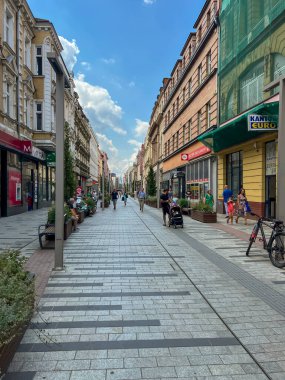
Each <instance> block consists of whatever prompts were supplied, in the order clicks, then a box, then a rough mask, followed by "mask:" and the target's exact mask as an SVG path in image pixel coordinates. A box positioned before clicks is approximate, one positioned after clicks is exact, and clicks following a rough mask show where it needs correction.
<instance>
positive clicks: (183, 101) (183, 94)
mask: <svg viewBox="0 0 285 380" xmlns="http://www.w3.org/2000/svg"><path fill="white" fill-rule="evenodd" d="M185 93H186V88H185V87H184V88H183V90H182V104H183V105H184V104H185Z"/></svg>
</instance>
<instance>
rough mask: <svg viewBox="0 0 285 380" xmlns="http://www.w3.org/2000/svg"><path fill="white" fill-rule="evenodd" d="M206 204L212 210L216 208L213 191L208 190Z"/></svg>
mask: <svg viewBox="0 0 285 380" xmlns="http://www.w3.org/2000/svg"><path fill="white" fill-rule="evenodd" d="M204 203H205V204H206V205H208V206H210V207H211V209H213V207H214V197H213V194H212V191H211V190H208V191H207V193H206V195H205V201H204Z"/></svg>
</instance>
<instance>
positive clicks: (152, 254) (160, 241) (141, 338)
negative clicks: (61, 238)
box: [4, 198, 285, 380]
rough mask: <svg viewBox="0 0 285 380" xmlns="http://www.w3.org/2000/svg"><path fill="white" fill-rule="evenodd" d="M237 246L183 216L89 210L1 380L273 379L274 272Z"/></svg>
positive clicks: (278, 314)
mask: <svg viewBox="0 0 285 380" xmlns="http://www.w3.org/2000/svg"><path fill="white" fill-rule="evenodd" d="M246 246H247V242H245V241H242V240H240V239H238V238H236V237H234V236H231V235H229V234H227V233H226V232H224V231H221V230H219V229H218V228H216V227H215V225H210V224H202V223H199V222H196V221H194V220H192V219H191V218H189V217H186V216H185V217H184V228H183V229H180V228H177V229H173V228H169V227H164V226H162V212H161V210H156V209H153V208H150V207H148V206H145V208H144V212H140V210H139V206H138V202H137V201H136V200H133V199H130V198H129V200H128V204H127V206H126V207H124V204H123V202H120V200H118V204H117V209H116V210H113V208H112V207H111V206H110V207H109V208H106V209H105V210H102V209H98V211H97V213H96V214H95V215H94V216H93V217H92V218H89V219H88V220H87V221H85V222H84V223H83V224H81V225H80V230H79V232H77V233H74V234H72V235H71V236H70V238H69V239H68V240H67V241H66V242H65V249H64V261H65V266H66V267H65V271H63V272H53V273H52V275H51V277H50V279H49V282H48V285H47V287H46V289H45V293H44V294H43V296H42V298H41V300H40V303H39V305H38V308H37V310H36V312H35V314H34V317H33V319H32V323H31V324H30V326H29V328H28V330H27V331H26V333H25V336H24V338H23V340H22V342H21V344H20V345H19V347H18V351H17V353H16V354H15V357H14V359H13V361H12V363H11V365H10V368H9V371H8V373H7V375H6V376H5V378H4V379H5V380H10V379H15V380H16V379H25V380H30V379H33V380H39V379H48V380H49V379H53V380H59V379H60V380H67V379H68V380H79V379H84V380H92V379H98V380H105V379H106V380H117V379H121V380H124V379H132V380H138V379H184V380H186V379H187V380H188V379H196V380H200V379H201V380H202V379H217V380H225V379H236V380H237V379H239V380H240V379H245V380H246V379H248V380H253V379H254V380H255V379H256V380H259V379H260V380H263V379H284V378H285V360H284V349H285V328H284V325H283V322H284V319H285V302H284V301H285V297H284V293H283V291H282V290H283V287H284V284H285V279H284V272H283V271H282V270H279V269H277V268H274V267H273V266H272V265H271V264H270V262H269V260H268V259H267V258H266V257H265V255H264V251H262V250H260V248H259V247H255V248H253V252H252V256H250V257H248V258H246V257H245V253H244V252H245V248H246ZM47 254H48V252H47ZM282 281H283V282H282ZM278 282H279V283H278Z"/></svg>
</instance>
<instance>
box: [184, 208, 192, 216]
mask: <svg viewBox="0 0 285 380" xmlns="http://www.w3.org/2000/svg"><path fill="white" fill-rule="evenodd" d="M191 210H192V209H191V208H190V207H182V214H186V215H188V216H191Z"/></svg>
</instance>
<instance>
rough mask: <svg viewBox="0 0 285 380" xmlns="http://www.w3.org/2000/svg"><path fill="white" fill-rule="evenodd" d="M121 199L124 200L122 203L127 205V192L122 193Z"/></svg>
mask: <svg viewBox="0 0 285 380" xmlns="http://www.w3.org/2000/svg"><path fill="white" fill-rule="evenodd" d="M122 199H123V201H124V205H125V206H127V200H128V194H127V192H126V191H125V192H124V194H123V198H122Z"/></svg>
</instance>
